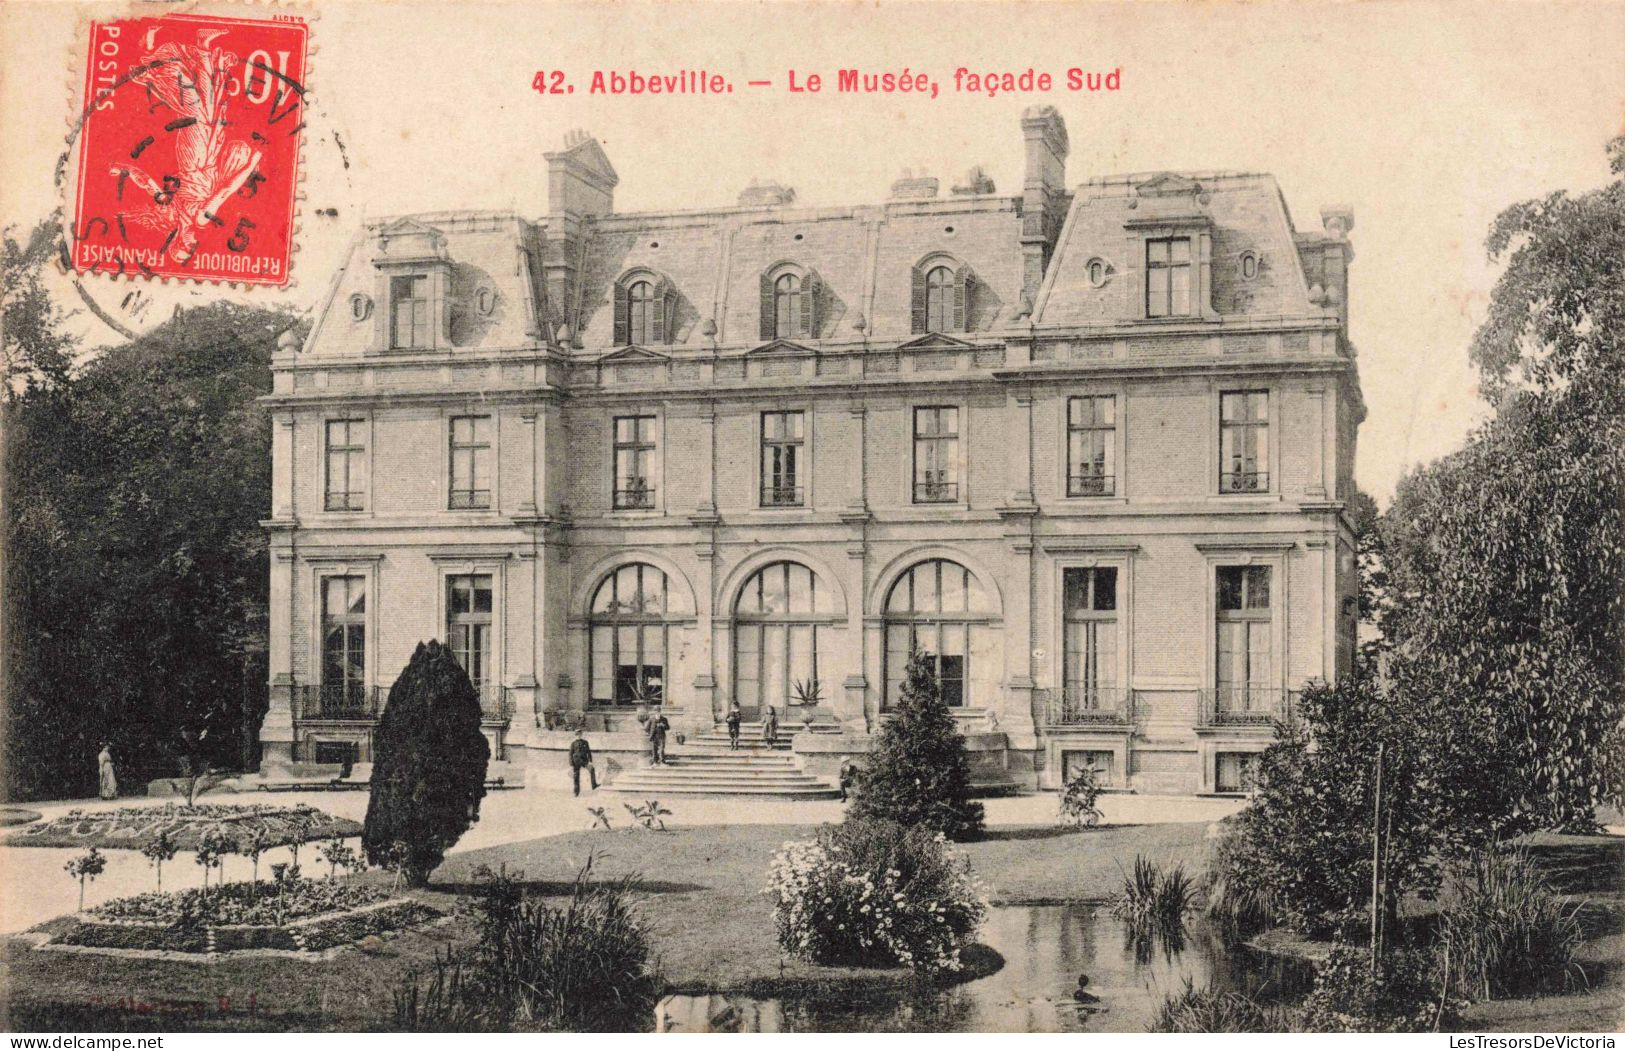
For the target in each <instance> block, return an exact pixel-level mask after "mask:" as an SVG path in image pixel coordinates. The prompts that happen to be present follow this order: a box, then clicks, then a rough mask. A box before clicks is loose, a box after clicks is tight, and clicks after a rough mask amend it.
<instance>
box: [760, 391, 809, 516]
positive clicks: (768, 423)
mask: <svg viewBox="0 0 1625 1051" xmlns="http://www.w3.org/2000/svg"><path fill="white" fill-rule="evenodd" d="M802 428H803V422H802V414H801V413H799V412H764V413H762V506H763V507H800V506H801V505H802V503H803V502H804V500H805V495H806V494H805V493H804V492H803V491H802V481H803V475H802V460H803V457H802V449H803V443H804V442H805V441H806V437H805V434H804V433H803V429H802Z"/></svg>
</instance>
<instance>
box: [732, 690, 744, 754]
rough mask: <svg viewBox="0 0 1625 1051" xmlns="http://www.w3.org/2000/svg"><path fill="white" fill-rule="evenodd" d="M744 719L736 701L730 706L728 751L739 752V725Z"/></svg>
mask: <svg viewBox="0 0 1625 1051" xmlns="http://www.w3.org/2000/svg"><path fill="white" fill-rule="evenodd" d="M743 719H744V716H743V715H741V714H740V711H739V702H738V701H735V702H733V704H731V705H729V706H728V750H729V751H730V752H737V751H739V724H740V722H741V721H742V720H743Z"/></svg>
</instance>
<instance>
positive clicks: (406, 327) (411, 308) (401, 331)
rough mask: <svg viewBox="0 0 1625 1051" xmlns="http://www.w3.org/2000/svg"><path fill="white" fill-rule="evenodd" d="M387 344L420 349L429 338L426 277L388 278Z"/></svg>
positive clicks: (404, 348) (428, 341)
mask: <svg viewBox="0 0 1625 1051" xmlns="http://www.w3.org/2000/svg"><path fill="white" fill-rule="evenodd" d="M389 309H390V314H389V317H390V336H389V345H390V346H392V347H395V348H398V349H401V350H422V349H424V348H426V347H428V346H430V345H431V341H430V339H429V279H428V277H426V276H424V275H422V274H413V275H410V276H404V277H392V278H390V279H389Z"/></svg>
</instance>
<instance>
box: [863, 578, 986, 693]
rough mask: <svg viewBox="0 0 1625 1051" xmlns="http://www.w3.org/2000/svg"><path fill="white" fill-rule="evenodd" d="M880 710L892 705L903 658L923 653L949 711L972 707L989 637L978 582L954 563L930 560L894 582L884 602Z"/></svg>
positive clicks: (978, 690) (904, 662) (980, 685)
mask: <svg viewBox="0 0 1625 1051" xmlns="http://www.w3.org/2000/svg"><path fill="white" fill-rule="evenodd" d="M885 630H886V642H885V654H886V682H885V693H884V695H883V697H882V703H883V706H884V707H887V708H890V707H892V706H894V705H895V704H896V703H897V699H898V698H899V696H901V691H902V686H903V673H904V670H905V669H906V668H907V666H908V659H909V655H910V654H912V653H913V652H914V651H915V650H919V651H920V652H921V653H923V654H925V656H926V658H927V659H928V660H929V661H930V662H931V667H932V670H933V671H934V672H935V673H936V676H937V682H938V683H939V684H940V685H941V688H942V699H943V701H944V702H945V703H947V704H948V705H950V706H953V707H961V706H964V705H969V704H975V703H976V702H977V701H978V700H979V699H982V698H981V691H982V690H984V689H986V685H985V684H984V683H982V682H980V680H981V679H985V678H987V677H988V676H989V675H991V673H992V668H993V660H992V658H991V649H992V634H991V629H990V627H989V626H988V624H987V596H986V593H985V592H984V591H983V589H982V585H981V582H980V581H978V580H977V579H976V577H975V576H974V575H973V574H972V573H971V572H970V570H968V569H966V568H965V567H964V566H962V565H959V564H958V563H956V562H949V561H947V560H946V559H940V558H937V559H930V560H929V561H925V562H920V563H918V564H917V565H915V566H913V567H911V568H910V569H908V570H907V571H906V572H904V573H903V574H902V575H901V576H899V577H898V578H897V581H896V583H894V584H893V585H892V588H891V592H890V593H889V594H888V595H887V598H886V629H885Z"/></svg>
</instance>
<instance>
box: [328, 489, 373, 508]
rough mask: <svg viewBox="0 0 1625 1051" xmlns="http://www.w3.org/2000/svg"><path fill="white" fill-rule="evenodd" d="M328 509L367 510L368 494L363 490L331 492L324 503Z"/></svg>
mask: <svg viewBox="0 0 1625 1051" xmlns="http://www.w3.org/2000/svg"><path fill="white" fill-rule="evenodd" d="M323 506H324V508H325V509H326V510H328V511H365V510H366V509H367V500H366V494H365V493H362V492H337V491H335V492H331V493H328V494H327V502H326V503H325V504H324V505H323Z"/></svg>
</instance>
